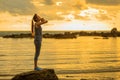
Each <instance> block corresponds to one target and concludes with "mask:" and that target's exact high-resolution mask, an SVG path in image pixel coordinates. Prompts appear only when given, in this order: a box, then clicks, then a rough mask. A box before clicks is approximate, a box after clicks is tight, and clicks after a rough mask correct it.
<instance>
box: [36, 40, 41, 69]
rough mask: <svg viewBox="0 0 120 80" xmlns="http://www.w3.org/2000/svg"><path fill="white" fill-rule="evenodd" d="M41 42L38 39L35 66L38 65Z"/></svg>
mask: <svg viewBox="0 0 120 80" xmlns="http://www.w3.org/2000/svg"><path fill="white" fill-rule="evenodd" d="M40 49H41V42H40V41H39V40H38V41H37V40H36V41H35V56H34V68H36V67H37V62H38V57H39V55H40Z"/></svg>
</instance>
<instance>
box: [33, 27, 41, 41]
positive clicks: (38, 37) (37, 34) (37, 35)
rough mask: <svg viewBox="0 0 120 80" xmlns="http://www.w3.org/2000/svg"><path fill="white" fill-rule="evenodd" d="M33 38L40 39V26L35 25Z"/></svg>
mask: <svg viewBox="0 0 120 80" xmlns="http://www.w3.org/2000/svg"><path fill="white" fill-rule="evenodd" d="M34 38H35V40H40V41H42V27H41V26H38V27H37V26H35V37H34Z"/></svg>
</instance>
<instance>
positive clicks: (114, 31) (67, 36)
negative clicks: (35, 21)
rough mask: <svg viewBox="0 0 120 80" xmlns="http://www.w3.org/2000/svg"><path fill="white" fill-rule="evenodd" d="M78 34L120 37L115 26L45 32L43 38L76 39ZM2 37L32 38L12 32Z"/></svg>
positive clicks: (29, 35) (27, 34)
mask: <svg viewBox="0 0 120 80" xmlns="http://www.w3.org/2000/svg"><path fill="white" fill-rule="evenodd" d="M78 36H100V37H103V39H107V38H108V37H120V32H119V31H117V29H116V28H113V29H112V30H111V31H108V32H105V31H101V32H100V31H92V32H86V31H80V32H64V33H58V34H57V33H56V34H50V33H45V34H43V38H55V39H75V38H77V37H78ZM2 37H3V38H32V36H31V33H26V34H25V33H21V34H11V35H5V36H2Z"/></svg>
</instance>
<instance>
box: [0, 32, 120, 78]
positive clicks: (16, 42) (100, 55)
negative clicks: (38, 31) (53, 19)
mask: <svg viewBox="0 0 120 80" xmlns="http://www.w3.org/2000/svg"><path fill="white" fill-rule="evenodd" d="M63 32H64V31H46V32H43V33H51V34H55V33H63ZM20 33H29V31H0V80H11V78H12V77H13V76H14V75H16V74H19V73H22V72H27V71H32V70H33V69H34V63H33V59H34V54H35V47H34V39H33V38H3V37H2V36H4V35H10V34H20ZM38 66H39V67H41V68H47V69H54V70H55V73H56V75H57V76H58V78H59V80H120V37H117V38H114V37H109V38H107V39H106V38H102V37H100V36H78V37H77V38H76V39H53V38H43V40H42V47H41V53H40V56H39V60H38Z"/></svg>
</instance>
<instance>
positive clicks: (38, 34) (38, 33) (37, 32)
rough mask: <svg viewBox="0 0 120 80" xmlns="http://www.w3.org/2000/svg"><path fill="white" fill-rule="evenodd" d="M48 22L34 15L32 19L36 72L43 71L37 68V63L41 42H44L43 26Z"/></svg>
mask: <svg viewBox="0 0 120 80" xmlns="http://www.w3.org/2000/svg"><path fill="white" fill-rule="evenodd" d="M47 22H48V21H47V20H45V19H44V18H41V17H40V16H38V15H37V14H34V16H33V19H32V26H31V31H32V36H34V44H35V56H34V70H41V68H39V67H38V66H37V61H38V57H39V54H40V49H41V42H42V28H41V25H42V24H45V23H47Z"/></svg>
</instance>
